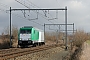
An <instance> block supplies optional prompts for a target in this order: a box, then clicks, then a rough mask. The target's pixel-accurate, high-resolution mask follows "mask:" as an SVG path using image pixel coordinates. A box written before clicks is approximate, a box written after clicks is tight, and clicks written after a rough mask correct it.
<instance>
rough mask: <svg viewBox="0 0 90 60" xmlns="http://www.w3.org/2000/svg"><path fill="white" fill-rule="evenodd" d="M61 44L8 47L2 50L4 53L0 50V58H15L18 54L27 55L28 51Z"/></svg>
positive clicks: (0, 59) (5, 59)
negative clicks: (21, 47)
mask: <svg viewBox="0 0 90 60" xmlns="http://www.w3.org/2000/svg"><path fill="white" fill-rule="evenodd" d="M58 46H61V44H58V45H56V44H53V45H44V46H37V47H33V48H25V49H19V48H18V49H17V48H16V49H10V50H9V49H8V50H4V51H3V52H5V53H1V51H0V60H7V59H11V58H15V57H18V56H22V55H27V54H30V53H35V52H39V51H43V50H47V49H50V48H55V47H58ZM7 51H8V53H7ZM9 51H11V52H9Z"/></svg>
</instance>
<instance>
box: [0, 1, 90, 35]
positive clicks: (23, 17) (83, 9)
mask: <svg viewBox="0 0 90 60" xmlns="http://www.w3.org/2000/svg"><path fill="white" fill-rule="evenodd" d="M17 1H19V2H20V3H22V4H23V5H22V4H20V3H18V2H17ZM89 2H90V0H0V34H1V33H2V32H3V31H4V30H5V28H7V27H8V26H9V19H10V18H9V11H7V10H9V9H10V7H11V8H12V9H16V8H17V9H18V8H27V7H29V8H65V6H67V21H68V24H73V23H74V25H75V27H74V28H75V29H81V30H84V31H85V32H90V28H89V26H90V23H89V22H90V14H89V11H90V8H89V7H90V3H89ZM24 5H25V6H27V7H25V6H24ZM24 13H25V14H24ZM36 18H38V19H36ZM54 18H57V19H54ZM49 19H52V20H49ZM44 23H45V24H58V23H59V24H63V23H65V11H12V24H13V25H15V26H17V27H18V28H20V27H23V26H34V27H37V28H39V29H43V25H44ZM47 27H48V28H49V29H55V28H56V29H58V28H57V26H50V27H49V26H47ZM53 27H55V28H53ZM60 28H61V29H64V28H65V26H61V27H60ZM68 30H72V26H69V27H68Z"/></svg>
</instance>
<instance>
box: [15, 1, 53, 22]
mask: <svg viewBox="0 0 90 60" xmlns="http://www.w3.org/2000/svg"><path fill="white" fill-rule="evenodd" d="M15 1H17V2H18V3H20V4H21V5H23V6H25V7H26V8H30V7H29V6H27V5H26V4H27V2H25V1H28V2H29V3H31V6H32V5H33V6H34V7H38V6H37V5H35V4H34V3H32V2H31V1H29V0H25V1H23V2H22V1H20V0H15ZM25 3H26V4H25ZM29 5H30V4H29ZM38 8H40V7H38ZM42 11H43V10H42ZM43 12H44V11H43ZM39 14H40V16H42V17H43V18H45V19H46V20H48V21H49V19H47V18H46V17H45V16H46V12H44V14H45V15H43V14H41V13H39ZM52 19H53V18H52ZM49 22H51V21H49ZM51 23H53V22H51Z"/></svg>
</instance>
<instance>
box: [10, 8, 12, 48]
mask: <svg viewBox="0 0 90 60" xmlns="http://www.w3.org/2000/svg"><path fill="white" fill-rule="evenodd" d="M10 47H12V41H11V7H10Z"/></svg>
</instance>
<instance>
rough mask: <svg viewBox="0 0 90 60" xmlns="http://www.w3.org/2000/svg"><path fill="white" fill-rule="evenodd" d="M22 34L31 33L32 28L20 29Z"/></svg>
mask: <svg viewBox="0 0 90 60" xmlns="http://www.w3.org/2000/svg"><path fill="white" fill-rule="evenodd" d="M20 33H21V34H30V33H31V29H28V30H20Z"/></svg>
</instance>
